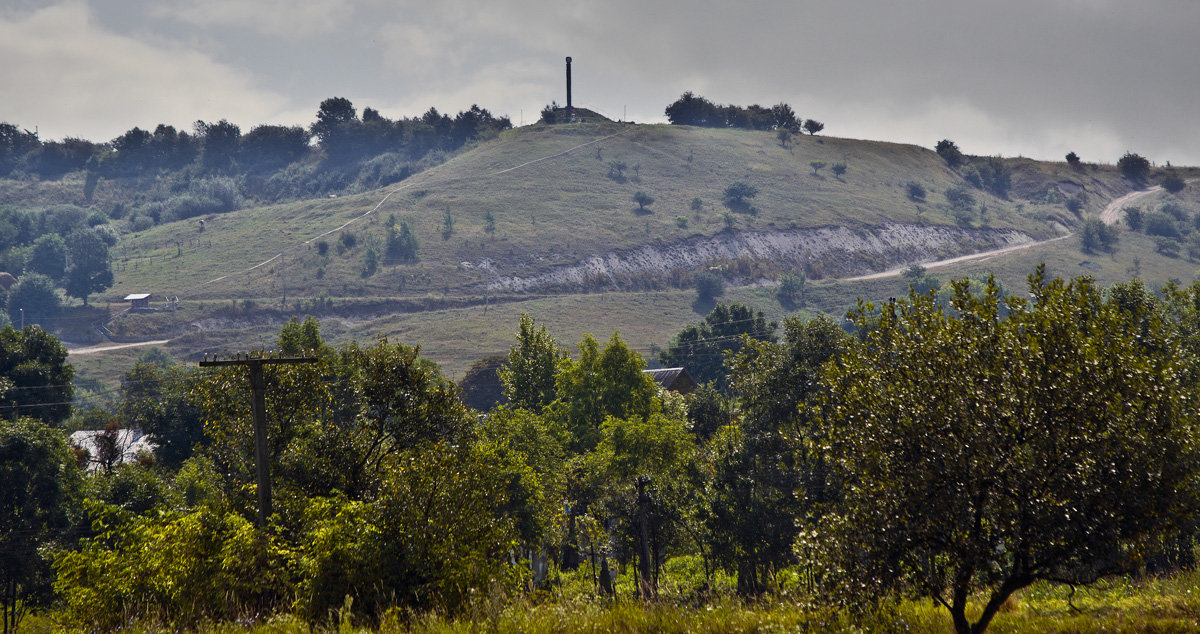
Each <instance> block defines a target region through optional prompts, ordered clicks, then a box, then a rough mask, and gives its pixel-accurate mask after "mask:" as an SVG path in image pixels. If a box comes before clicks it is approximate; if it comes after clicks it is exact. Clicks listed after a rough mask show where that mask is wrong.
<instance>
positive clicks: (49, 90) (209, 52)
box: [0, 0, 1200, 165]
mask: <svg viewBox="0 0 1200 634" xmlns="http://www.w3.org/2000/svg"><path fill="white" fill-rule="evenodd" d="M1198 29H1200V2H1194V1H1192V0H1139V1H1138V2H1129V1H1127V0H994V1H993V0H988V1H982V0H979V1H977V0H906V1H904V2H897V1H896V0H836V1H808V0H790V1H786V0H740V1H738V2H730V1H728V0H693V1H688V2H685V1H682V0H676V1H673V2H662V1H659V0H606V1H604V2H589V1H584V0H581V1H570V0H556V1H543V0H487V1H473V2H469V1H465V0H434V1H425V2H410V1H408V0H357V1H356V0H90V1H89V0H67V1H53V0H0V85H2V86H4V89H3V90H2V91H0V121H6V122H9V123H13V124H16V125H19V126H21V127H22V128H26V129H30V130H34V129H36V130H37V131H38V133H39V134H40V135H41V138H42V139H46V140H49V139H62V138H64V137H81V138H86V139H89V140H93V141H108V140H111V139H113V138H115V137H117V136H119V135H120V134H121V133H123V132H125V131H126V130H129V129H131V128H133V127H135V126H138V127H142V128H149V129H153V128H154V127H155V126H156V125H157V124H159V123H168V124H172V125H175V126H176V127H178V128H181V129H187V130H190V129H191V127H192V124H193V123H194V122H195V121H197V120H205V121H210V122H212V121H217V120H220V119H228V120H229V121H232V122H234V123H237V124H238V125H240V126H241V127H242V130H243V132H246V131H249V129H250V128H252V127H254V126H255V125H260V124H268V123H269V124H288V125H292V124H296V125H308V124H310V123H311V122H312V121H313V120H314V119H315V115H316V111H317V107H318V105H319V104H320V102H321V101H322V100H324V99H326V98H328V97H346V98H348V99H350V100H351V101H352V102H353V103H354V105H355V106H356V107H358V108H359V110H360V111H361V109H362V108H363V107H368V106H369V107H372V108H375V109H376V110H379V111H380V112H381V113H382V114H383V115H384V116H387V117H392V118H398V117H405V116H416V115H420V114H421V113H423V112H424V111H426V110H428V109H429V107H431V106H433V107H436V108H437V109H438V110H439V111H442V112H449V113H451V114H453V113H455V112H457V111H459V110H462V109H465V108H468V107H470V106H471V105H472V104H478V105H479V106H481V107H484V108H487V109H489V110H491V111H492V112H493V113H494V114H498V115H508V116H509V117H510V118H511V119H512V121H513V123H514V124H516V125H519V124H521V123H526V124H528V123H532V122H533V121H535V120H536V119H537V117H538V112H539V111H540V110H541V108H542V107H543V106H545V105H546V104H547V103H549V102H550V101H552V100H556V101H558V102H559V103H560V104H561V103H563V102H564V101H565V92H566V91H565V86H564V83H565V82H564V58H565V57H566V56H568V55H569V56H571V57H572V58H573V59H574V62H573V66H572V70H573V77H574V87H573V95H574V103H575V105H576V106H584V107H588V108H591V109H594V110H596V111H598V112H600V113H601V114H604V115H606V116H609V117H611V118H613V119H620V118H626V119H629V120H633V121H636V122H663V121H665V117H664V115H663V110H664V108H665V107H666V106H667V104H669V103H671V102H672V101H674V100H675V99H677V98H678V97H679V96H680V95H681V94H682V93H683V92H684V91H688V90H691V91H693V92H695V93H697V94H700V95H703V96H704V97H706V98H708V99H710V100H712V101H715V102H717V103H721V104H726V103H735V104H739V105H749V104H753V103H757V104H762V105H766V106H769V105H773V104H776V103H780V102H786V103H788V104H791V106H792V107H793V108H794V109H795V110H796V112H797V114H799V115H800V116H802V117H805V118H813V119H817V120H819V121H822V122H824V123H825V125H826V127H825V132H824V133H825V134H826V135H830V136H840V137H853V138H863V139H872V140H881V141H894V142H901V143H914V144H917V145H921V146H925V147H932V146H933V145H934V144H936V143H937V141H939V140H941V139H946V138H948V139H952V140H954V141H955V142H957V143H958V145H959V147H961V148H962V149H963V151H965V152H967V153H970V154H980V155H1001V156H1008V157H1010V156H1027V157H1033V158H1038V159H1047V160H1062V159H1063V156H1064V155H1065V154H1066V153H1067V152H1069V151H1075V152H1077V153H1078V154H1079V155H1080V157H1081V158H1082V159H1083V160H1085V161H1095V162H1107V163H1112V162H1115V161H1116V160H1117V159H1118V158H1119V157H1120V156H1121V155H1122V154H1123V153H1125V152H1127V151H1132V152H1137V153H1139V154H1141V155H1143V156H1146V157H1147V158H1149V159H1151V160H1152V161H1154V162H1155V163H1156V164H1159V165H1161V164H1164V163H1166V162H1171V163H1174V164H1177V165H1200V126H1197V125H1194V123H1193V117H1192V115H1193V112H1194V108H1195V104H1197V103H1198V102H1200V63H1197V60H1198V59H1200V37H1197V33H1196V32H1197V30H1198Z"/></svg>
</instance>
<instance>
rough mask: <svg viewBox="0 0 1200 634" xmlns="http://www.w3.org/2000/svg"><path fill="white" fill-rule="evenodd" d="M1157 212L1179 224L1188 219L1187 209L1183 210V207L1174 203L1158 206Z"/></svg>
mask: <svg viewBox="0 0 1200 634" xmlns="http://www.w3.org/2000/svg"><path fill="white" fill-rule="evenodd" d="M1158 210H1159V211H1161V212H1163V213H1164V214H1167V215H1169V216H1171V217H1172V218H1174V219H1176V220H1178V221H1180V222H1183V221H1184V220H1186V219H1187V217H1188V212H1187V209H1184V207H1183V205H1181V204H1179V203H1177V202H1174V201H1167V202H1165V203H1163V204H1161V205H1159V206H1158Z"/></svg>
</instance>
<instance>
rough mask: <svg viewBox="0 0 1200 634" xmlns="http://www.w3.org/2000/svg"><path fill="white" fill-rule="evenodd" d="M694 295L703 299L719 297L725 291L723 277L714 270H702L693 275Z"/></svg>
mask: <svg viewBox="0 0 1200 634" xmlns="http://www.w3.org/2000/svg"><path fill="white" fill-rule="evenodd" d="M693 281H694V282H695V284H696V295H697V296H698V297H699V298H700V299H701V300H703V301H708V300H711V299H713V298H716V297H720V296H721V295H722V294H723V293H724V292H725V279H724V278H722V277H721V275H720V274H718V273H716V272H714V271H702V272H700V273H697V274H696V275H695V277H693Z"/></svg>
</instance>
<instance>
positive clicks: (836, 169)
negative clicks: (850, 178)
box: [829, 161, 846, 179]
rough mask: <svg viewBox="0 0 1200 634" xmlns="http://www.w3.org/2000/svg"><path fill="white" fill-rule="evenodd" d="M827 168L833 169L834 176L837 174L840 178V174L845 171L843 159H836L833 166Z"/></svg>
mask: <svg viewBox="0 0 1200 634" xmlns="http://www.w3.org/2000/svg"><path fill="white" fill-rule="evenodd" d="M829 169H832V170H833V175H834V176H837V177H838V179H841V178H842V175H843V174H845V173H846V163H845V161H838V162H837V163H834V164H833V167H831V168H829Z"/></svg>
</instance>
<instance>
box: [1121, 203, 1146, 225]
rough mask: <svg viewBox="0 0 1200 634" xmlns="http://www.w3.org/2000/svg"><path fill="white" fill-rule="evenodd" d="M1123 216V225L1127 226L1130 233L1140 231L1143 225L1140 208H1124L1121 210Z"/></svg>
mask: <svg viewBox="0 0 1200 634" xmlns="http://www.w3.org/2000/svg"><path fill="white" fill-rule="evenodd" d="M1121 211H1122V212H1124V214H1125V224H1127V225H1129V230H1130V231H1141V230H1142V226H1143V225H1144V224H1145V223H1144V220H1145V218H1144V216H1143V215H1142V208H1141V207H1126V208H1124V209H1122V210H1121Z"/></svg>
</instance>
